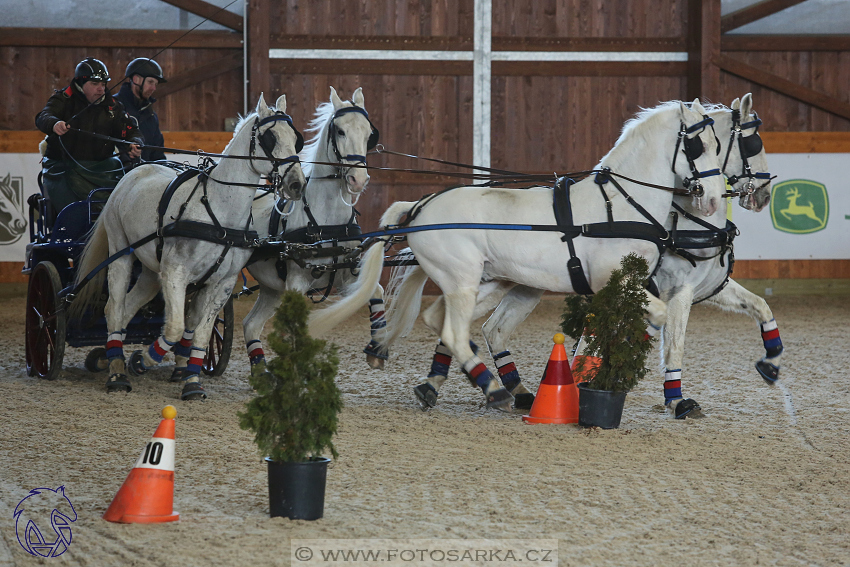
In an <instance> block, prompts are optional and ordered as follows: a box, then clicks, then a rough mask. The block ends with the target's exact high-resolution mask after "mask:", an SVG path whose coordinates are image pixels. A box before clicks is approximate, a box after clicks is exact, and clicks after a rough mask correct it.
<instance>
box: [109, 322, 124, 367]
mask: <svg viewBox="0 0 850 567" xmlns="http://www.w3.org/2000/svg"><path fill="white" fill-rule="evenodd" d="M126 333H127V331H126V329H122V330H121V331H115V332H113V333H109V336H107V337H106V358H108V359H109V360H113V359H115V358H120V359H121V360H124V337H125V335H126Z"/></svg>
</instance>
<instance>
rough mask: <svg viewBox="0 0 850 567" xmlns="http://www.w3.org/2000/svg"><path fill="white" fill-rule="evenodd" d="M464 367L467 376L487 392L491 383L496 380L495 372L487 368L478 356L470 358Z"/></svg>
mask: <svg viewBox="0 0 850 567" xmlns="http://www.w3.org/2000/svg"><path fill="white" fill-rule="evenodd" d="M463 369H464V371H465V372H466V374H467V376H469V379H470V381H473V380H474V381H475V385H476V386H478V387H479V388H481V390H482V391H483V392H484V393H485V394H486V393H487V390H488V389H489V388H490V383H491V382H494V381H495V380H496V379H495V378H494V377H493V374H492V373H491V372H490V371H489V370H487V367H486V366H484V363H483V362H481V359H480V358H478V357H477V356H473V357H472V358H470V359H469V360H468V361H467V362H466V364H464V365H463ZM497 384H498V383H497Z"/></svg>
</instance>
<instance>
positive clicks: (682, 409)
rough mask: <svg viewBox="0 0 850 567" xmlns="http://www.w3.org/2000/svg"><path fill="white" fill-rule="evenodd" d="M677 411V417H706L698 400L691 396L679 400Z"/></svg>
mask: <svg viewBox="0 0 850 567" xmlns="http://www.w3.org/2000/svg"><path fill="white" fill-rule="evenodd" d="M675 411H676V419H685V418H686V417H704V416H703V415H702V408H701V407H700V406H699V404H698V403H697V402H696V400H692V399H690V398H688V399H687V400H682V401H681V402H679V403H678V404H677V405H676V410H675Z"/></svg>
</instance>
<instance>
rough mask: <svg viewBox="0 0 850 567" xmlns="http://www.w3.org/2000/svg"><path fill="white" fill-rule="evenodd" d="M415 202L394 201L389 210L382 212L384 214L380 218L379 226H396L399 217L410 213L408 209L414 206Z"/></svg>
mask: <svg viewBox="0 0 850 567" xmlns="http://www.w3.org/2000/svg"><path fill="white" fill-rule="evenodd" d="M417 202H418V201H396V202H395V203H393V204H392V205H390V208H388V209H387V210H386V211H384V214H383V215H382V216H381V226H387V225H388V224H398V221H399V220H400V219H401V217H402V216H403V215H406V214H407V213H408V212H410V209H412V208H413V207H414V206H416V203H417Z"/></svg>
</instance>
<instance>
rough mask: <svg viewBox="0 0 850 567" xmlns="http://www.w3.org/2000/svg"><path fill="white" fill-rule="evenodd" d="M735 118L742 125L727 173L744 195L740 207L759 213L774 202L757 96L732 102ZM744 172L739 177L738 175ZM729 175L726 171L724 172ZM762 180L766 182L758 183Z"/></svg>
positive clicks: (735, 134) (736, 129)
mask: <svg viewBox="0 0 850 567" xmlns="http://www.w3.org/2000/svg"><path fill="white" fill-rule="evenodd" d="M731 108H732V111H733V116H734V115H735V113H736V111H737V113H739V114H738V124H733V125H732V127H733V138H732V139H730V145H732V146H737V147H731V148H729V150H728V155H729V157H728V165H724V169H725V170H728V171H731V172H732V173H733V177H730V182H732V187H733V189H735V190H740V191H743V192H744V193H743V194H742V195H741V199H740V200H739V201H738V203H739V204H740V205H741V206H742V207H744V208H745V209H749V210H751V211H755V212H759V211H761V210H762V209H764V208H765V207H766V206H767V204H768V203H769V202H770V180H771V177H770V173H768V171H769V170H768V167H767V153H766V152H765V151H764V144H763V143H762V140H761V136H759V133H758V127H759V125H760V124H761V120H759V117H758V114H756V113H755V112H753V95H752V94H751V93H747V94H745V95H744V96H743V98H741V99H740V100H738V99H737V98H736V99H735V100H734V101H732V107H731ZM736 171H740V172H741V173H740V174H738V175H734V172H736ZM724 173H726V171H724ZM758 180H763V181H761V182H759V183H756V181H758Z"/></svg>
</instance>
